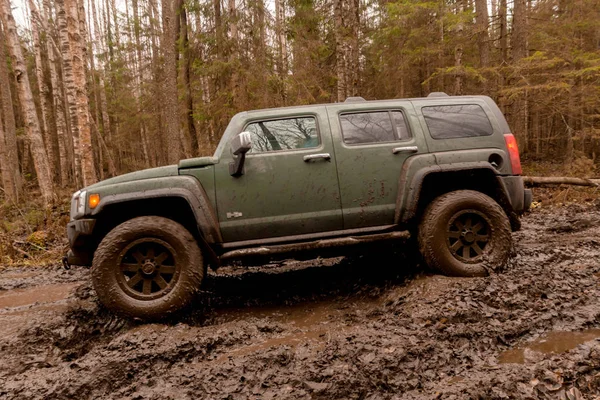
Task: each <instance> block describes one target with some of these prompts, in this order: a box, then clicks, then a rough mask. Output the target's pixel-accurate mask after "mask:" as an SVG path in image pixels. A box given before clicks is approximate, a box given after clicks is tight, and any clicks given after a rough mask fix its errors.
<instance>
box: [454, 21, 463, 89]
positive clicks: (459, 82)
mask: <svg viewBox="0 0 600 400" xmlns="http://www.w3.org/2000/svg"><path fill="white" fill-rule="evenodd" d="M460 31H461V32H462V28H460ZM462 56H463V47H462V44H461V43H460V42H459V43H458V44H457V45H456V47H455V48H454V67H455V75H454V94H455V95H461V94H462V92H463V73H462Z"/></svg>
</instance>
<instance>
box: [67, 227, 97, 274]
mask: <svg viewBox="0 0 600 400" xmlns="http://www.w3.org/2000/svg"><path fill="white" fill-rule="evenodd" d="M95 225H96V220H95V219H77V220H74V221H71V222H69V223H68V224H67V237H68V238H69V245H70V247H71V249H70V250H69V252H68V253H67V255H66V262H67V264H69V265H84V266H90V265H92V256H93V254H94V240H93V237H92V234H93V232H94V226H95Z"/></svg>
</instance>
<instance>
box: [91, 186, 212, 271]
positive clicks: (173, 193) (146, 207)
mask: <svg viewBox="0 0 600 400" xmlns="http://www.w3.org/2000/svg"><path fill="white" fill-rule="evenodd" d="M96 191H97V192H98V193H100V198H101V201H100V203H99V204H98V206H97V207H96V208H95V209H93V210H91V211H90V215H91V216H92V217H93V218H94V219H96V226H95V227H94V232H93V241H94V246H93V248H94V251H95V249H96V247H97V246H98V244H99V243H100V241H101V240H102V238H104V236H106V234H107V233H108V232H110V231H111V230H112V229H113V228H115V227H116V226H118V225H119V224H121V223H123V222H125V221H127V220H130V219H132V218H136V217H141V216H151V215H155V216H160V217H165V218H169V219H172V220H174V221H176V222H178V223H180V224H181V225H183V226H184V227H185V228H186V229H187V230H188V231H189V232H190V233H191V234H192V235H193V236H194V238H195V239H196V240H197V242H198V244H199V245H200V246H201V247H202V248H203V249H204V250H207V252H208V254H206V258H207V260H210V264H211V265H216V264H215V262H216V255H214V251H213V249H212V247H211V245H213V244H216V243H221V242H222V238H221V232H220V229H219V224H218V221H217V217H216V213H215V211H214V208H213V206H212V205H211V202H210V200H209V197H208V196H207V194H206V192H205V191H204V189H203V188H202V186H201V185H200V184H199V183H198V182H197V181H196V180H195V179H194V178H193V177H191V176H176V177H168V178H155V179H146V180H143V181H131V182H125V183H121V184H117V185H111V186H109V187H100V188H98V189H97V190H96ZM96 191H94V192H96Z"/></svg>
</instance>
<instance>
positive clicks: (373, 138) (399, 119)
mask: <svg viewBox="0 0 600 400" xmlns="http://www.w3.org/2000/svg"><path fill="white" fill-rule="evenodd" d="M340 123H341V126H342V136H343V137H344V143H346V144H367V143H377V142H394V141H397V140H408V139H410V138H411V135H410V131H409V130H408V128H407V126H406V121H405V120H404V115H403V114H402V112H401V111H376V112H363V113H355V114H342V115H340Z"/></svg>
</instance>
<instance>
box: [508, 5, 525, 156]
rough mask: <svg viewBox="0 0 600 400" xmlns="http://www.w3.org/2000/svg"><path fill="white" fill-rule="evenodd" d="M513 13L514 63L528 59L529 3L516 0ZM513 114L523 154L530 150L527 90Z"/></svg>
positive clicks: (516, 103)
mask: <svg viewBox="0 0 600 400" xmlns="http://www.w3.org/2000/svg"><path fill="white" fill-rule="evenodd" d="M514 4H515V7H514V11H513V29H512V36H511V47H512V56H513V63H517V62H518V61H519V60H520V59H522V58H524V57H527V3H526V0H515V1H514ZM513 114H514V115H515V117H516V124H515V135H516V137H517V139H518V140H519V147H520V149H521V150H522V151H523V152H527V150H528V142H529V141H528V135H529V133H528V122H529V121H528V120H529V118H528V114H529V112H528V99H527V89H524V92H523V94H522V96H521V98H517V99H516V100H515V102H514V103H513Z"/></svg>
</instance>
